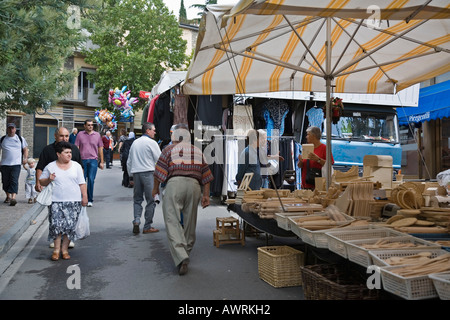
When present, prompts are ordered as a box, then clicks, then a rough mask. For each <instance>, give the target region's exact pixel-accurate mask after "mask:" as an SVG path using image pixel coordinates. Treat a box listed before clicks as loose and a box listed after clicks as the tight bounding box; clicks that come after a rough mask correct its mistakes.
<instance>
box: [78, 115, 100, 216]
mask: <svg viewBox="0 0 450 320" xmlns="http://www.w3.org/2000/svg"><path fill="white" fill-rule="evenodd" d="M75 145H76V146H77V147H78V148H79V149H80V154H81V162H82V163H83V170H84V179H85V180H86V182H87V193H88V205H87V206H88V207H92V205H93V202H94V182H95V177H96V175H97V167H99V168H100V169H102V170H103V141H102V138H101V137H100V134H99V133H98V132H96V131H94V122H93V121H92V120H86V121H84V131H81V132H80V133H78V134H77V139H76V140H75ZM99 158H100V161H99Z"/></svg>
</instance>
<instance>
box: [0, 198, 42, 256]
mask: <svg viewBox="0 0 450 320" xmlns="http://www.w3.org/2000/svg"><path fill="white" fill-rule="evenodd" d="M1 200H2V201H1V202H0V258H1V257H2V256H3V254H4V253H6V252H7V251H8V250H9V248H11V246H12V245H13V244H14V242H16V240H17V239H18V238H19V237H20V236H21V235H22V233H23V232H24V231H25V230H26V229H27V228H28V226H29V225H30V224H32V223H33V221H34V219H35V218H36V217H37V216H38V215H39V214H40V213H41V212H42V211H43V210H47V208H46V207H45V206H42V205H40V204H39V203H34V204H29V203H28V200H27V199H25V195H24V192H22V193H21V192H19V194H18V195H17V204H16V205H15V206H14V207H11V206H10V205H9V203H3V200H5V199H4V198H1Z"/></svg>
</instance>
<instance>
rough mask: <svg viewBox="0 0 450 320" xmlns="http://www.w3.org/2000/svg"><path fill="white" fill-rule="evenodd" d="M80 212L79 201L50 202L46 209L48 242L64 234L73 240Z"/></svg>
mask: <svg viewBox="0 0 450 320" xmlns="http://www.w3.org/2000/svg"><path fill="white" fill-rule="evenodd" d="M80 212H81V201H66V202H52V204H51V205H50V206H49V207H48V221H49V232H48V241H51V240H55V239H56V237H57V236H58V235H59V234H63V235H64V234H65V235H67V237H68V238H69V239H70V240H75V239H76V236H75V227H76V225H77V221H78V216H79V215H80Z"/></svg>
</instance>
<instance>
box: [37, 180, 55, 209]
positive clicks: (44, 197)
mask: <svg viewBox="0 0 450 320" xmlns="http://www.w3.org/2000/svg"><path fill="white" fill-rule="evenodd" d="M52 194H53V182H50V184H48V185H47V186H46V187H45V188H44V189H43V190H42V191H41V192H40V193H39V194H38V196H37V198H36V201H37V202H38V203H40V204H42V205H43V206H50V205H51V204H52Z"/></svg>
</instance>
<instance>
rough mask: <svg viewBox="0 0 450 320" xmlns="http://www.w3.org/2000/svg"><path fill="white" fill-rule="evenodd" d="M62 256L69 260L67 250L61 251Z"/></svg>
mask: <svg viewBox="0 0 450 320" xmlns="http://www.w3.org/2000/svg"><path fill="white" fill-rule="evenodd" d="M62 258H63V259H64V260H69V259H70V256H69V253H68V252H63V253H62Z"/></svg>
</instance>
